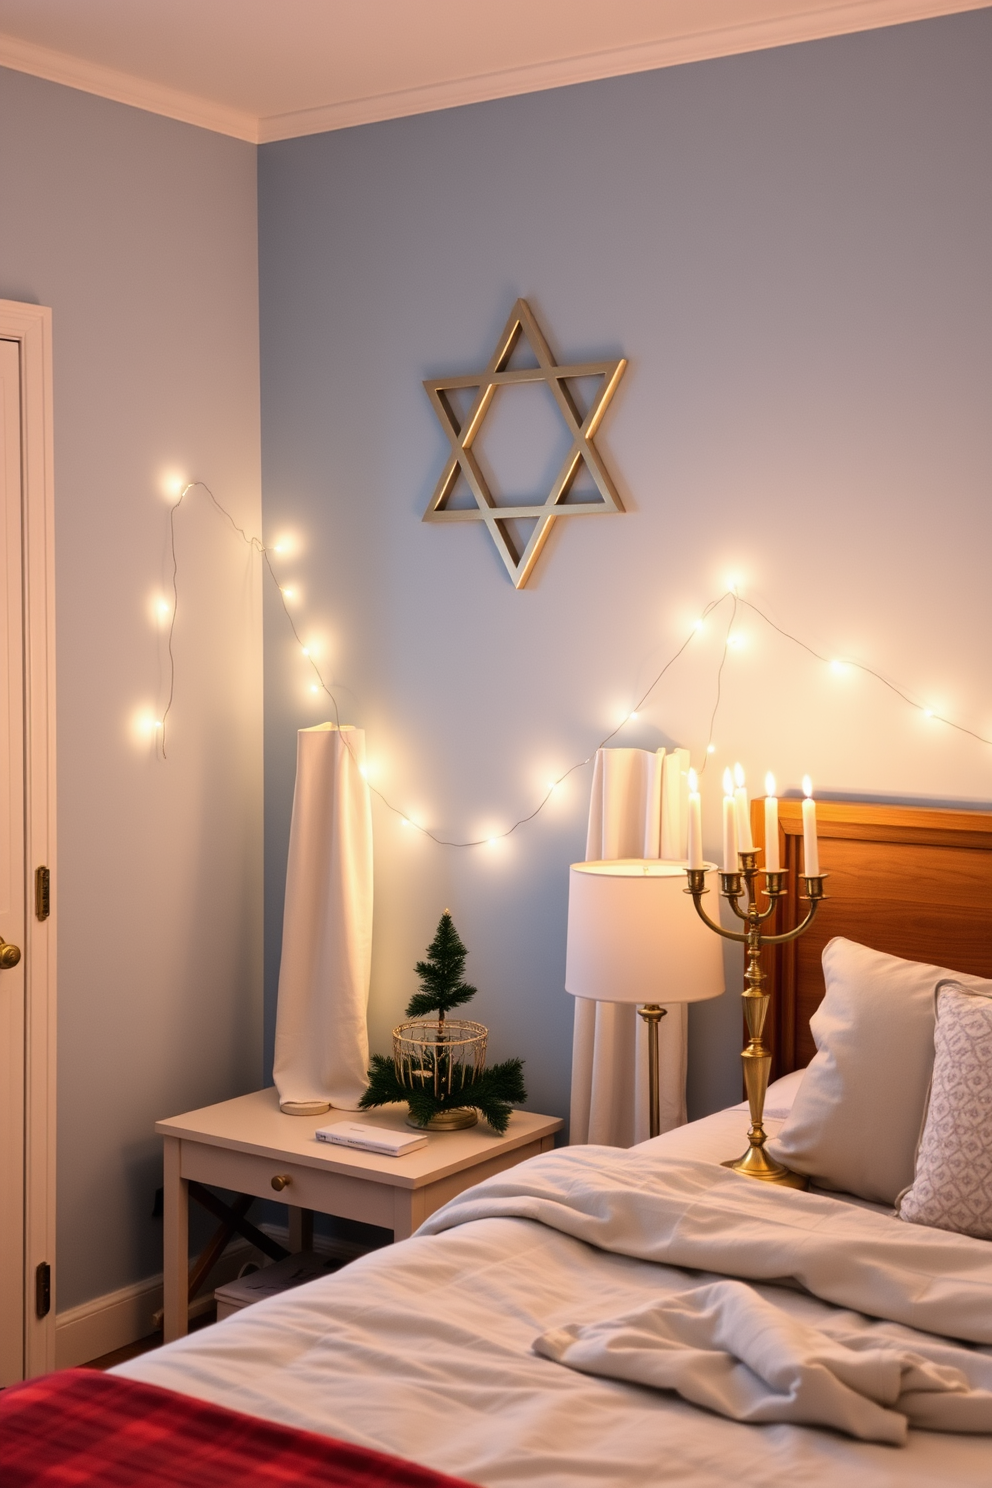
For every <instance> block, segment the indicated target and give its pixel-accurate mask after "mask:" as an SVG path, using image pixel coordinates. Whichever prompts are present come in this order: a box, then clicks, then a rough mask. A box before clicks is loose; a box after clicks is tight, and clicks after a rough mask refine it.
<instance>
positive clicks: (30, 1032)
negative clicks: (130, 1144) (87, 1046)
mask: <svg viewBox="0 0 992 1488" xmlns="http://www.w3.org/2000/svg"><path fill="white" fill-rule="evenodd" d="M0 337H3V338H4V339H5V340H8V341H17V342H19V343H20V364H21V509H22V541H23V553H24V567H23V575H24V595H23V614H24V735H25V739H24V743H25V749H24V762H25V779H24V812H25V849H26V856H25V867H26V872H27V883H26V884H25V895H26V905H27V915H26V920H25V933H24V939H25V944H24V946H23V947H22V950H23V953H24V968H25V983H26V985H25V1040H26V1051H25V1067H24V1075H25V1094H24V1106H25V1109H24V1171H25V1183H24V1264H25V1275H24V1296H25V1320H24V1345H25V1347H24V1358H25V1374H26V1375H28V1376H31V1375H35V1374H42V1373H44V1372H45V1371H46V1370H49V1369H54V1368H55V1110H56V1090H55V1018H56V980H55V973H56V957H55V949H56V922H57V913H56V907H57V905H58V880H57V877H56V873H55V543H54V538H55V501H54V489H55V488H54V481H53V451H54V440H53V434H52V312H51V310H49V309H47V308H46V307H44V306H42V305H22V304H19V303H17V302H16V301H13V300H0ZM41 866H44V867H47V868H48V869H49V871H50V874H51V885H52V888H51V913H50V915H49V917H48V918H47V919H44V920H42V919H39V918H38V916H37V914H36V912H35V870H36V869H37V868H38V867H41ZM45 1264H47V1265H48V1266H49V1267H50V1268H51V1270H50V1276H51V1296H50V1303H49V1307H48V1311H47V1313H46V1315H45V1316H44V1317H38V1312H37V1306H36V1296H37V1280H38V1268H39V1267H40V1266H43V1265H45Z"/></svg>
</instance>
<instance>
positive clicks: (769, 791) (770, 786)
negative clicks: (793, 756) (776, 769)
mask: <svg viewBox="0 0 992 1488" xmlns="http://www.w3.org/2000/svg"><path fill="white" fill-rule="evenodd" d="M774 794H775V776H774V775H773V774H772V772H771V770H769V771H768V774H767V775H766V776H765V795H766V796H774Z"/></svg>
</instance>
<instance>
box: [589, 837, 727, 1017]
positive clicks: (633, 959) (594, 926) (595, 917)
mask: <svg viewBox="0 0 992 1488" xmlns="http://www.w3.org/2000/svg"><path fill="white" fill-rule="evenodd" d="M704 866H705V867H706V870H707V872H712V871H713V868H714V867H715V865H714V864H711V863H707V864H705V865H704ZM685 870H686V865H685V863H681V862H671V861H666V860H664V859H660V858H616V859H612V860H609V861H606V862H598V863H573V864H572V866H571V868H570V869H569V883H568V948H567V951H566V955H565V989H566V991H568V992H570V993H571V994H572V996H573V997H588V998H590V999H592V1000H593V1001H595V1002H637V1003H670V1002H701V1001H703V1000H704V999H705V998H708V997H719V996H720V993H721V992H723V991H724V990H725V982H724V976H723V951H722V947H721V944H720V937H719V936H718V935H715V934H714V933H713V931H712V930H710V929H708V927H707V926H706V925H704V924H703V922H702V920H701V919H700V918H699V916H698V914H697V913H696V907H695V905H694V904H693V902H692V898H691V896H690V895H689V894H687V893H686V892H685V888H686V872H685Z"/></svg>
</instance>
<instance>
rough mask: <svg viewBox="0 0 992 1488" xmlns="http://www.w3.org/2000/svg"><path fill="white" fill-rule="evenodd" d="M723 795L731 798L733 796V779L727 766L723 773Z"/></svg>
mask: <svg viewBox="0 0 992 1488" xmlns="http://www.w3.org/2000/svg"><path fill="white" fill-rule="evenodd" d="M723 794H724V795H725V796H732V795H733V794H734V777H733V776H732V775H731V773H730V766H729V765H728V766H727V768H726V769H725V770H724V772H723Z"/></svg>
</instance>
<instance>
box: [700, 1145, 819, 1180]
mask: <svg viewBox="0 0 992 1488" xmlns="http://www.w3.org/2000/svg"><path fill="white" fill-rule="evenodd" d="M720 1166H721V1168H732V1169H733V1171H734V1172H735V1173H743V1174H744V1175H745V1176H746V1177H747V1178H758V1179H760V1180H761V1182H762V1183H777V1184H778V1185H779V1187H780V1188H809V1179H808V1178H807V1177H806V1175H805V1173H793V1172H792V1171H791V1170H790V1169H789V1168H783V1166H782V1164H781V1163H777V1162H776V1161H775V1160H774V1158H771V1157H769V1156H768V1153H767V1152H765V1150H764V1148H762V1147H749V1148H748V1149H747V1151H746V1152H745V1154H744V1156H743V1157H737V1158H730V1159H728V1161H727V1162H724V1163H721V1164H720Z"/></svg>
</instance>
